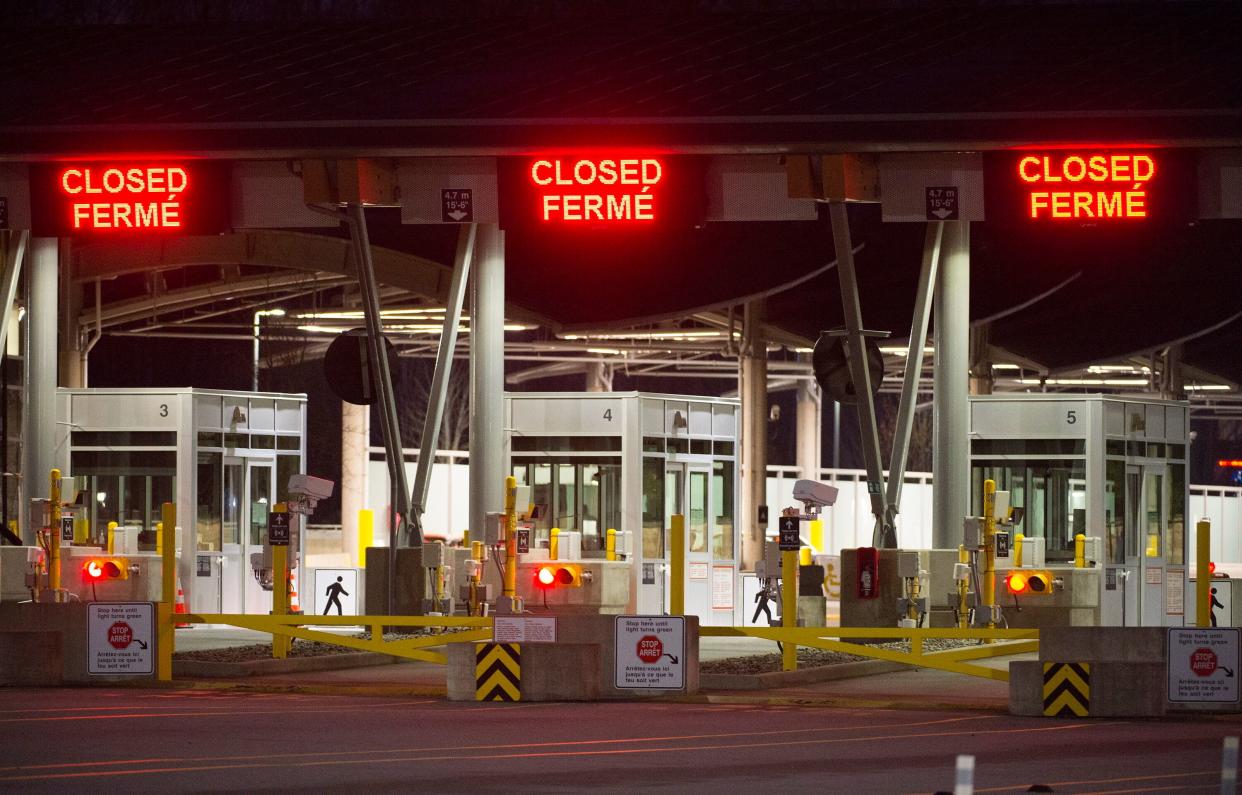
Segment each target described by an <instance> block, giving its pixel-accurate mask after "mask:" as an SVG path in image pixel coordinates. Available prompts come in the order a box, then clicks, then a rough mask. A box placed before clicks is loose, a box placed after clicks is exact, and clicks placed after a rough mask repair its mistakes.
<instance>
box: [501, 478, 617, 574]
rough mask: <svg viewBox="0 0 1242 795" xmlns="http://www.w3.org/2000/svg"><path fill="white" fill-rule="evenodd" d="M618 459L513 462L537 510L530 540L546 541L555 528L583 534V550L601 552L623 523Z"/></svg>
mask: <svg viewBox="0 0 1242 795" xmlns="http://www.w3.org/2000/svg"><path fill="white" fill-rule="evenodd" d="M614 461H617V459H608V458H603V459H601V458H586V459H583V458H575V459H573V460H571V461H558V462H554V463H543V462H542V461H541V462H540V463H534V462H531V461H529V460H527V461H522V460H520V459H519V460H517V461H514V463H513V476H514V478H515V479H516V480H517V482H518V485H528V486H530V489H531V496H530V500H531V502H532V503H534V504H535V505H536V506H537V510H538V512H539V518H537V519H535V520H534V538H532V539H531V543H532V544H533V545H534V546H543V545H545V543H546V541H547V540H548V537H549V535H550V533H549V531H550V530H551V528H553V527H555V528H557V529H559V530H561V531H568V530H577V531H578V532H580V533H582V549H583V552H584V553H587V552H589V553H595V552H598V553H599V554H600V555H602V554H603V549H604V545H605V543H604V540H605V536H606V534H607V532H608V528H610V527H612V528H619V526H620V523H621V465H620V463H613V462H614Z"/></svg>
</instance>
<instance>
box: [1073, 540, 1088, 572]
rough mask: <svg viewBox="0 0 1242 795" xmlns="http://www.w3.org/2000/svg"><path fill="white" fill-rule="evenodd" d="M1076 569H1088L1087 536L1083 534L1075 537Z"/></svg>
mask: <svg viewBox="0 0 1242 795" xmlns="http://www.w3.org/2000/svg"><path fill="white" fill-rule="evenodd" d="M1074 568H1076V569H1085V568H1087V536H1086V535H1084V534H1082V533H1079V534H1078V535H1076V536H1074Z"/></svg>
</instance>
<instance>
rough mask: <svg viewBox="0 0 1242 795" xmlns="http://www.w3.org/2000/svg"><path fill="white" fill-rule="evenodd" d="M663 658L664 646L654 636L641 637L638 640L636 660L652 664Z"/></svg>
mask: <svg viewBox="0 0 1242 795" xmlns="http://www.w3.org/2000/svg"><path fill="white" fill-rule="evenodd" d="M663 656H664V644H663V643H662V642H661V641H660V639H659V638H657V637H656V636H655V635H643V636H642V637H641V638H639V639H638V659H640V660H642V661H643V662H645V663H648V664H650V663H654V662H656V661H657V660H659V659H660V658H661V657H663Z"/></svg>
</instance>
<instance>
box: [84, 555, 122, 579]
mask: <svg viewBox="0 0 1242 795" xmlns="http://www.w3.org/2000/svg"><path fill="white" fill-rule="evenodd" d="M82 577H83V579H85V580H86V581H87V582H98V581H99V580H128V579H129V561H128V560H126V559H125V558H88V559H87V561H86V562H85V563H83V564H82Z"/></svg>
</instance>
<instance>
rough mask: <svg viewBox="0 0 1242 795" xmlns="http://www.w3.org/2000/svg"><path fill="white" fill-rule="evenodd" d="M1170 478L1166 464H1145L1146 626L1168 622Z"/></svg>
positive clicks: (1143, 597) (1143, 602)
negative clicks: (1166, 537) (1166, 579)
mask: <svg viewBox="0 0 1242 795" xmlns="http://www.w3.org/2000/svg"><path fill="white" fill-rule="evenodd" d="M1167 480H1168V478H1167V476H1166V473H1165V468H1164V467H1163V466H1144V467H1143V516H1142V522H1141V524H1140V527H1141V528H1142V530H1143V538H1142V564H1141V567H1140V568H1141V569H1142V588H1141V590H1140V594H1141V596H1140V597H1139V601H1140V605H1139V610H1140V614H1141V615H1142V617H1143V618H1142V626H1145V627H1158V626H1162V625H1163V624H1164V612H1165V610H1164V576H1165V557H1164V549H1165V546H1164V532H1165V527H1166V525H1167V524H1168V510H1169V505H1168V500H1167V499H1165V484H1166V482H1167Z"/></svg>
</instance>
